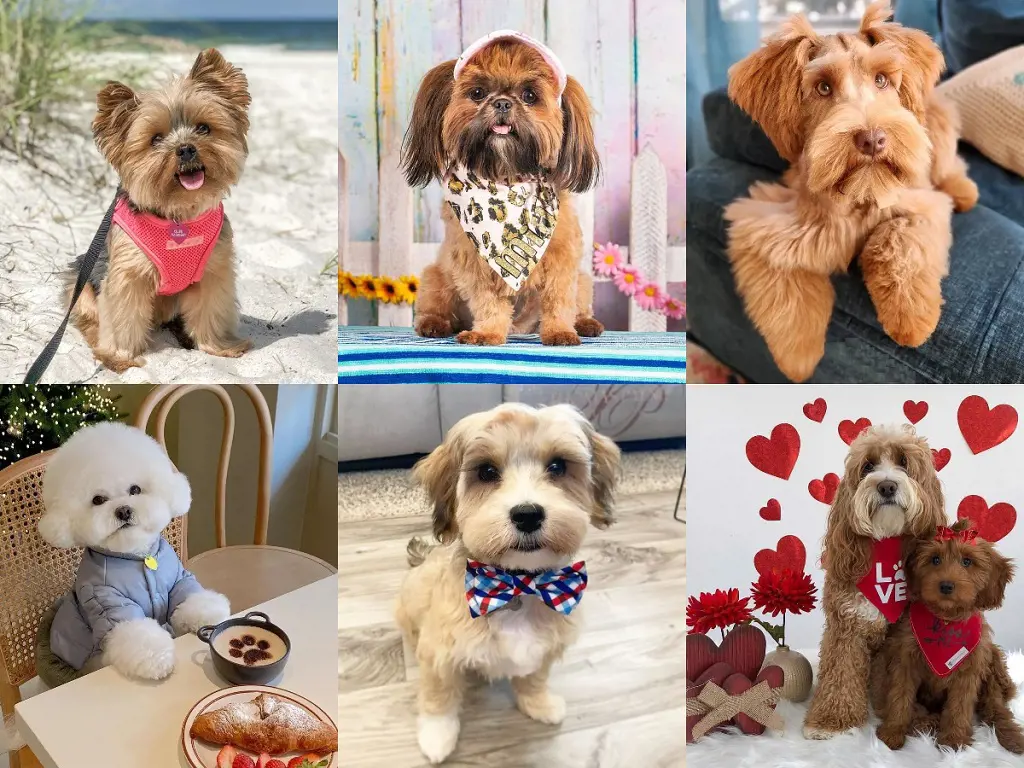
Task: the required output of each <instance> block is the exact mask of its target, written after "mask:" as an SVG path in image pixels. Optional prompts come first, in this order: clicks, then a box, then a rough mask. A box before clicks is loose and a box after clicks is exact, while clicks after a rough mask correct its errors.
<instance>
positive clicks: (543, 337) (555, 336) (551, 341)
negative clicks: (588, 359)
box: [540, 328, 583, 347]
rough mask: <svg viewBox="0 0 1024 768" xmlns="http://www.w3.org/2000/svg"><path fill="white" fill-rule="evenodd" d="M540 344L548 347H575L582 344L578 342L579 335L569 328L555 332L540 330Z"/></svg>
mask: <svg viewBox="0 0 1024 768" xmlns="http://www.w3.org/2000/svg"><path fill="white" fill-rule="evenodd" d="M540 343H541V344H544V345H546V346H549V347H575V346H578V345H579V344H582V343H583V342H581V341H580V337H579V334H578V333H576V331H574V330H572V329H571V328H570V329H568V330H565V329H558V330H556V331H545V330H541V332H540Z"/></svg>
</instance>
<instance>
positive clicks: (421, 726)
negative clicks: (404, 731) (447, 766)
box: [416, 712, 459, 765]
mask: <svg viewBox="0 0 1024 768" xmlns="http://www.w3.org/2000/svg"><path fill="white" fill-rule="evenodd" d="M416 738H417V740H418V741H419V744H420V751H421V752H422V753H423V756H424V757H425V758H427V760H429V761H430V762H431V763H433V764H434V765H437V764H438V763H440V762H443V761H444V759H445V758H446V757H448V755H450V754H451V753H452V752H454V751H455V744H456V743H457V742H458V740H459V715H458V714H457V713H455V712H450V713H448V714H444V715H420V716H419V720H418V721H417V725H416Z"/></svg>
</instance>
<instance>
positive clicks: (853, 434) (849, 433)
mask: <svg viewBox="0 0 1024 768" xmlns="http://www.w3.org/2000/svg"><path fill="white" fill-rule="evenodd" d="M870 426H871V420H870V419H857V420H856V421H850V420H849V419H843V420H842V421H840V422H839V437H841V438H842V439H843V442H844V443H846V444H847V445H849V444H850V443H852V442H853V441H854V440H856V439H857V435H859V434H860V433H861V432H863V431H864V430H865V429H867V428H868V427H870Z"/></svg>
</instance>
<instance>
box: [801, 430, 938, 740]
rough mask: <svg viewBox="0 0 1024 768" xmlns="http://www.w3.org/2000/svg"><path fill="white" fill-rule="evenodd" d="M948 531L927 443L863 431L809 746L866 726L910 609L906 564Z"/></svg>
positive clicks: (846, 483)
mask: <svg viewBox="0 0 1024 768" xmlns="http://www.w3.org/2000/svg"><path fill="white" fill-rule="evenodd" d="M943 524H945V502H944V499H943V496H942V488H941V486H940V485H939V480H938V477H937V476H936V474H935V466H934V464H933V463H932V454H931V450H930V449H929V447H928V443H927V442H926V441H925V439H924V438H922V437H918V436H917V434H915V432H914V429H913V427H910V426H909V425H906V426H902V427H900V426H876V427H870V428H868V429H867V430H865V431H864V432H863V433H861V435H860V436H859V437H857V439H856V440H854V441H853V443H852V444H851V445H850V452H849V454H848V455H847V457H846V469H845V473H844V475H843V480H842V482H841V483H840V485H839V489H838V491H837V492H836V498H835V501H834V502H833V503H832V509H831V510H830V511H829V515H828V528H827V530H826V533H825V553H824V555H823V556H822V560H823V564H824V567H825V586H824V589H823V591H822V607H823V609H824V611H825V634H824V636H823V637H822V639H821V650H820V659H821V666H820V668H819V671H818V686H817V688H816V689H815V691H814V694H813V698H812V699H811V705H810V709H809V710H808V712H807V716H806V718H805V719H804V736H805V737H806V738H809V739H828V738H831V737H833V736H835V735H837V734H839V733H841V732H843V731H846V730H847V729H849V728H857V727H860V726H862V725H864V724H865V723H866V722H867V719H868V679H869V675H870V669H871V659H872V656H873V655H874V654H875V652H877V651H878V649H879V648H880V647H881V645H882V642H883V641H884V640H885V636H886V630H887V628H888V626H889V624H890V622H895V621H896V620H897V619H898V618H899V616H900V615H901V614H902V612H903V608H904V607H905V605H906V602H907V597H906V593H905V589H906V582H905V579H904V574H903V570H902V565H903V563H904V562H906V561H907V560H906V558H907V557H909V556H911V555H912V554H913V550H914V549H915V546H916V543H917V541H918V540H920V539H925V538H930V537H931V536H933V535H934V533H935V529H936V527H937V526H939V525H943Z"/></svg>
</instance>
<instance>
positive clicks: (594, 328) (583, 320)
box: [576, 317, 604, 339]
mask: <svg viewBox="0 0 1024 768" xmlns="http://www.w3.org/2000/svg"><path fill="white" fill-rule="evenodd" d="M576 333H578V334H579V335H580V336H586V337H587V338H590V339H593V338H596V337H598V336H600V335H601V334H602V333H604V326H603V325H601V321H600V320H598V319H597V318H596V317H580V318H578V319H577V320H576Z"/></svg>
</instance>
